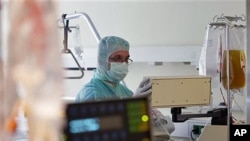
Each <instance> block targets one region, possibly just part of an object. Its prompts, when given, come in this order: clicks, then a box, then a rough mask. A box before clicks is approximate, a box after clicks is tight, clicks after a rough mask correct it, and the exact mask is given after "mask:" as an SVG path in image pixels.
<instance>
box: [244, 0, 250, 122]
mask: <svg viewBox="0 0 250 141" xmlns="http://www.w3.org/2000/svg"><path fill="white" fill-rule="evenodd" d="M246 17H247V24H246V30H247V32H246V34H247V38H246V40H247V41H246V43H247V45H246V52H247V60H246V73H247V74H246V75H247V77H246V79H247V81H246V82H247V86H246V88H247V92H246V108H245V123H246V124H250V59H249V58H250V51H248V49H250V33H249V32H250V0H246Z"/></svg>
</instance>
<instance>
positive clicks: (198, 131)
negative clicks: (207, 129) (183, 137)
mask: <svg viewBox="0 0 250 141" xmlns="http://www.w3.org/2000/svg"><path fill="white" fill-rule="evenodd" d="M202 128H204V126H203V125H193V130H192V132H193V134H194V135H200V134H201V130H202Z"/></svg>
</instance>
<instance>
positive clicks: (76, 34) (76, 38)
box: [72, 26, 83, 60]
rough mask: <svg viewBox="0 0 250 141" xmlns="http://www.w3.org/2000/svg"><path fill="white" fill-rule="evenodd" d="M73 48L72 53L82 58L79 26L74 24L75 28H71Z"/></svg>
mask: <svg viewBox="0 0 250 141" xmlns="http://www.w3.org/2000/svg"><path fill="white" fill-rule="evenodd" d="M72 31H73V42H72V45H73V48H74V54H75V55H76V57H77V58H78V59H80V60H82V59H83V46H82V42H81V34H80V27H79V26H76V28H73V30H72Z"/></svg>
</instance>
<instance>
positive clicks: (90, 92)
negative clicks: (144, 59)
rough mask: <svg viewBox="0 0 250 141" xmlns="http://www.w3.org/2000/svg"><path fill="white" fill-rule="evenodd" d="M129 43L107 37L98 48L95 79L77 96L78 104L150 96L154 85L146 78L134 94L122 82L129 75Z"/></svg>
mask: <svg viewBox="0 0 250 141" xmlns="http://www.w3.org/2000/svg"><path fill="white" fill-rule="evenodd" d="M129 47H130V45H129V42H128V41H126V40H125V39H122V38H120V37H117V36H106V37H104V38H102V39H101V40H100V43H99V46H98V64H97V69H96V70H95V72H94V76H93V78H92V79H91V80H90V82H88V83H87V84H85V85H84V86H83V87H82V89H81V90H80V91H79V93H78V94H77V96H76V102H84V101H95V100H105V99H114V98H126V97H132V96H139V95H150V94H151V93H152V90H151V88H152V84H151V82H150V79H149V78H144V79H143V80H142V82H141V83H140V85H139V87H138V89H137V90H136V92H135V93H134V92H132V91H131V90H130V89H128V88H127V87H126V86H125V85H123V84H122V83H121V81H122V80H123V79H124V78H125V77H126V75H127V73H128V65H129V64H130V63H131V62H132V60H131V59H130V58H129V57H130V56H129Z"/></svg>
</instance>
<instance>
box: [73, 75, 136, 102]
mask: <svg viewBox="0 0 250 141" xmlns="http://www.w3.org/2000/svg"><path fill="white" fill-rule="evenodd" d="M132 95H133V92H132V91H131V90H130V89H128V88H127V87H126V86H124V85H122V84H121V83H116V85H115V86H113V85H112V84H110V83H108V82H106V81H103V80H100V79H98V78H95V77H94V78H92V79H91V80H90V82H89V83H87V84H86V85H84V86H83V87H82V89H81V90H80V91H79V93H78V94H77V96H76V102H85V101H95V100H105V99H114V98H126V97H131V96H132Z"/></svg>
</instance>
